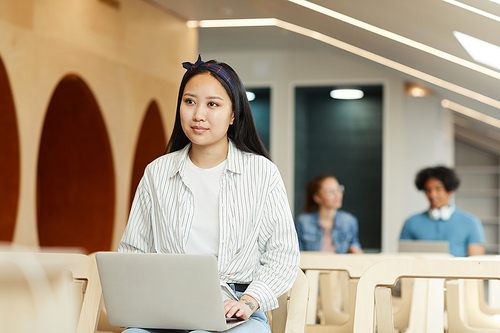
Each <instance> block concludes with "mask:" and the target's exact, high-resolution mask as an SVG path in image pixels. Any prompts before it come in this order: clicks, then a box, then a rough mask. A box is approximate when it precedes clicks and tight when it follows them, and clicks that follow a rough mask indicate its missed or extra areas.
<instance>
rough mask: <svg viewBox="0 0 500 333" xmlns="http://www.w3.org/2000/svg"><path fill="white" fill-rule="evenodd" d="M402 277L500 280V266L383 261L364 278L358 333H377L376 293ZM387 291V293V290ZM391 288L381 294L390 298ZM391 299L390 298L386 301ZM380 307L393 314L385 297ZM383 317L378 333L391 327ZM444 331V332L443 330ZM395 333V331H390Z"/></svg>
mask: <svg viewBox="0 0 500 333" xmlns="http://www.w3.org/2000/svg"><path fill="white" fill-rule="evenodd" d="M401 277H411V278H427V279H428V278H438V279H499V278H500V262H496V261H481V260H473V259H468V258H467V259H465V258H463V259H462V258H460V259H459V258H456V259H448V260H431V259H404V260H403V259H389V260H384V261H380V262H378V263H376V264H374V265H372V266H371V267H370V268H368V269H367V270H366V271H365V273H364V274H363V275H362V276H361V278H360V279H359V283H358V288H357V294H356V309H355V316H354V329H353V332H355V333H361V332H362V333H369V332H372V333H373V332H374V326H375V322H374V310H375V309H374V304H375V289H376V288H377V287H390V286H392V285H394V284H395V282H396V280H397V279H398V278H401ZM384 289H385V290H384ZM386 289H387V288H382V289H381V291H379V292H377V296H380V295H379V294H384V293H385V295H387V290H386ZM385 298H387V297H385ZM378 303H379V305H378V307H379V308H381V310H380V311H381V314H382V313H392V311H387V308H390V307H391V304H390V303H389V302H387V301H386V300H385V301H384V299H383V297H378ZM381 314H380V318H377V319H378V320H379V322H378V332H380V333H382V332H388V331H383V330H381V328H382V329H387V327H390V326H391V320H392V319H391V318H388V317H387V316H386V317H383V316H382V315H381ZM429 324H430V325H441V324H442V323H440V322H436V323H429ZM440 329H443V328H442V327H441V328H440ZM390 332H391V333H392V332H393V331H390Z"/></svg>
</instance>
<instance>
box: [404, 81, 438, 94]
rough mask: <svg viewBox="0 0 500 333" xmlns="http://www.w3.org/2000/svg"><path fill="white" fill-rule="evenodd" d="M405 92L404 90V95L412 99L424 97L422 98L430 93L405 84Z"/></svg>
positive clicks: (419, 87) (427, 90) (418, 87)
mask: <svg viewBox="0 0 500 333" xmlns="http://www.w3.org/2000/svg"><path fill="white" fill-rule="evenodd" d="M405 90H406V93H407V94H408V95H410V96H413V97H424V96H427V95H430V94H431V93H432V92H431V91H430V90H429V89H427V88H424V87H421V86H417V85H415V84H410V83H407V84H406V89H405Z"/></svg>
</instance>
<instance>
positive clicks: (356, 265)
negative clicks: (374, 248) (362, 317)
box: [300, 252, 414, 333]
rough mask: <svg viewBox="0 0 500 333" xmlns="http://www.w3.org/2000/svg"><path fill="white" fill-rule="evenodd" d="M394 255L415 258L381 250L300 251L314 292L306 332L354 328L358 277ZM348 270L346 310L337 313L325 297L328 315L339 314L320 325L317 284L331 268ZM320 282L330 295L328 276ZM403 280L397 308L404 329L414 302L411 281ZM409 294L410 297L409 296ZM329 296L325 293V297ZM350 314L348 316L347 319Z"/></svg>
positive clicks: (338, 331) (399, 324)
mask: <svg viewBox="0 0 500 333" xmlns="http://www.w3.org/2000/svg"><path fill="white" fill-rule="evenodd" d="M391 258H408V259H411V258H414V256H413V255H410V254H398V253H390V254H384V253H378V254H332V253H327V252H301V259H300V268H301V269H303V270H304V271H305V273H306V276H307V279H308V281H309V286H310V290H311V293H310V295H309V305H308V308H307V332H308V333H323V332H329V333H330V332H335V333H350V332H352V329H353V323H354V309H355V304H356V290H357V284H358V281H359V278H360V277H361V276H362V274H363V273H364V272H365V271H366V270H367V269H368V268H369V267H371V266H372V265H373V264H375V263H377V262H379V261H382V260H387V259H391ZM336 271H346V272H347V273H348V275H349V281H348V290H349V292H348V295H349V296H348V299H345V300H344V302H345V303H344V310H345V309H347V311H346V312H345V313H341V314H339V313H337V312H336V311H335V310H334V309H332V307H328V306H325V305H324V304H326V302H327V301H328V300H327V299H324V298H323V297H322V300H321V301H322V304H323V307H324V309H323V313H324V315H325V316H332V315H333V316H337V317H336V318H332V319H330V324H328V323H327V324H325V325H317V324H316V314H317V303H318V288H320V283H321V281H322V277H321V276H322V275H325V274H326V273H328V272H336ZM327 279H329V277H326V278H324V279H323V281H322V282H323V283H321V293H322V294H323V295H325V294H326V295H328V292H329V287H330V286H328V284H327V283H324V281H325V280H327ZM407 282H410V283H405V284H404V287H403V289H404V294H403V295H406V298H404V299H403V300H402V302H401V305H400V310H399V311H396V314H395V318H396V323H397V324H396V325H397V327H400V328H401V329H405V328H406V327H408V318H409V308H410V305H409V303H410V302H411V288H412V284H411V281H407ZM408 296H409V297H408ZM325 298H326V297H325ZM346 318H347V319H346Z"/></svg>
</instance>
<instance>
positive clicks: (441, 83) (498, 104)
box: [186, 19, 500, 109]
mask: <svg viewBox="0 0 500 333" xmlns="http://www.w3.org/2000/svg"><path fill="white" fill-rule="evenodd" d="M186 25H187V26H188V27H190V28H215V27H218V28H222V27H250V26H255V27H257V26H260V27H263V26H270V27H273V26H274V27H279V28H282V29H285V30H287V31H291V32H294V33H297V34H299V35H302V36H306V37H310V38H312V39H315V40H318V41H321V42H323V43H326V44H328V45H331V46H334V47H337V48H339V49H341V50H344V51H347V52H350V53H352V54H356V55H358V56H360V57H363V58H365V59H368V60H371V61H373V62H376V63H378V64H381V65H384V66H387V67H389V68H392V69H394V70H397V71H400V72H402V73H405V74H408V75H411V76H413V77H415V78H417V79H420V80H423V81H426V82H429V83H431V84H434V85H436V86H438V87H441V88H444V89H447V90H450V91H453V92H455V93H457V94H460V95H463V96H466V97H469V98H472V99H474V100H476V101H479V102H481V103H484V104H487V105H490V106H493V107H495V108H498V109H500V101H499V100H496V99H494V98H491V97H488V96H486V95H482V94H480V93H478V92H475V91H472V90H469V89H466V88H464V87H461V86H458V85H456V84H453V83H451V82H449V81H445V80H443V79H440V78H438V77H436V76H432V75H430V74H427V73H424V72H421V71H419V70H417V69H415V68H412V67H409V66H406V65H403V64H401V63H398V62H396V61H393V60H390V59H388V58H385V57H382V56H379V55H378V54H375V53H372V52H369V51H367V50H364V49H361V48H359V47H356V46H354V45H351V44H348V43H345V42H342V41H340V40H338V39H335V38H333V37H330V36H327V35H325V34H322V33H320V32H317V31H314V30H311V29H307V28H304V27H301V26H299V25H296V24H292V23H289V22H286V21H282V20H278V19H239V20H204V21H188V22H187V23H186ZM450 56H451V55H450ZM460 60H462V61H464V62H466V63H467V64H469V66H466V67H468V68H471V69H475V70H477V71H478V72H480V73H483V74H487V75H489V76H491V77H495V78H498V79H500V73H499V72H498V71H495V70H493V69H490V68H486V67H483V66H481V65H478V64H476V63H473V62H471V61H466V60H463V59H460ZM457 64H459V62H457ZM474 66H476V67H474Z"/></svg>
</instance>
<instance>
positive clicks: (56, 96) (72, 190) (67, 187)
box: [37, 75, 115, 253]
mask: <svg viewBox="0 0 500 333" xmlns="http://www.w3.org/2000/svg"><path fill="white" fill-rule="evenodd" d="M37 173H38V175H37V176H38V178H37V194H38V197H37V217H38V234H39V242H40V246H46V247H78V248H82V249H84V250H85V251H87V252H88V253H91V252H95V251H109V250H110V249H111V242H112V233H113V225H114V216H115V174H114V167H113V158H112V152H111V145H110V142H109V138H108V133H107V130H106V126H105V124H104V119H103V117H102V115H101V112H100V110H99V106H98V104H97V101H96V100H95V98H94V96H93V94H92V92H91V90H90V89H89V87H88V86H87V84H86V83H85V82H84V81H83V80H82V79H81V78H80V77H78V76H76V75H67V76H65V77H64V78H63V79H62V80H61V81H60V82H59V84H58V85H57V87H56V89H55V91H54V93H53V95H52V98H51V100H50V103H49V106H48V109H47V113H46V117H45V122H44V125H43V130H42V137H41V141H40V151H39V157H38V171H37Z"/></svg>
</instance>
